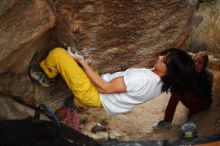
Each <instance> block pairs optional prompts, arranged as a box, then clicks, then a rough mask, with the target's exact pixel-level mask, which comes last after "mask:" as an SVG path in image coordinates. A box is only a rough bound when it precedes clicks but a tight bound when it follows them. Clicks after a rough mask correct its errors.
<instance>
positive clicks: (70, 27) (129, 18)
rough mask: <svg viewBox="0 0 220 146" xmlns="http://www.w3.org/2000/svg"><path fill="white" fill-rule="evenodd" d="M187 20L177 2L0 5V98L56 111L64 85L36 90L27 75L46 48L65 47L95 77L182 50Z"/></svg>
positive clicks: (78, 0) (44, 0)
mask: <svg viewBox="0 0 220 146" xmlns="http://www.w3.org/2000/svg"><path fill="white" fill-rule="evenodd" d="M192 16H193V8H192V6H191V5H190V3H188V2H187V1H183V0H175V1H170V0H159V1H155V0H148V1H146V0H129V1H128V0H74V1H70V0H66V1H63V0H56V1H55V0H54V1H52V0H28V1H27V0H9V1H0V24H1V25H0V38H1V39H0V93H1V94H3V95H4V96H3V97H6V96H7V97H15V96H16V98H21V99H22V100H24V101H26V102H28V103H31V104H40V103H45V104H47V105H49V106H51V107H53V108H56V107H58V106H59V104H62V102H61V101H62V98H61V97H63V96H65V95H66V93H67V92H69V90H68V88H67V86H66V85H65V83H63V81H62V80H58V82H57V85H56V86H54V87H52V88H42V87H40V86H38V85H37V84H35V83H33V82H32V81H31V80H30V79H29V78H28V74H27V69H28V66H29V64H38V63H39V61H40V60H41V59H42V58H44V57H45V55H46V54H47V53H48V51H49V50H50V49H52V48H54V47H58V46H59V47H67V46H71V47H73V48H75V49H76V50H78V51H80V52H82V53H83V54H84V55H85V57H86V58H87V61H88V62H90V64H91V65H92V66H93V67H94V68H95V69H96V70H97V71H98V72H100V73H103V72H113V71H118V70H123V69H126V68H128V67H135V66H138V67H145V66H150V65H151V63H152V61H153V59H154V58H153V55H154V54H155V53H157V52H158V51H160V50H162V49H165V48H168V47H182V46H183V44H184V43H185V40H186V39H187V37H188V36H189V35H190V33H191V30H192V25H191V18H192Z"/></svg>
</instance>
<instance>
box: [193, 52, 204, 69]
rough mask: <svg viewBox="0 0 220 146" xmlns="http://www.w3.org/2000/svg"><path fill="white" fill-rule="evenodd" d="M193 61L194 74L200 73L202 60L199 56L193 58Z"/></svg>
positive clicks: (202, 66)
mask: <svg viewBox="0 0 220 146" xmlns="http://www.w3.org/2000/svg"><path fill="white" fill-rule="evenodd" d="M194 61H195V67H196V73H200V72H201V71H202V70H203V68H204V59H203V58H202V57H201V56H199V55H196V56H195V57H194Z"/></svg>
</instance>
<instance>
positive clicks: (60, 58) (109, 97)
mask: <svg viewBox="0 0 220 146" xmlns="http://www.w3.org/2000/svg"><path fill="white" fill-rule="evenodd" d="M40 67H41V69H42V70H43V72H42V71H41V70H36V68H31V69H30V75H31V77H32V78H33V79H35V80H37V81H38V82H39V83H40V84H42V83H44V81H45V80H42V79H45V78H44V77H42V75H43V74H44V73H45V74H46V76H47V77H49V78H54V77H56V75H57V74H61V76H62V78H63V79H64V81H65V82H66V83H67V85H68V87H69V88H70V90H71V91H72V93H73V95H74V98H73V102H74V105H76V107H97V108H101V107H103V108H104V109H105V111H106V112H107V113H109V114H111V115H117V114H119V113H125V112H128V111H130V110H131V109H132V108H134V107H135V106H136V105H139V104H142V103H144V102H146V101H149V100H151V99H152V98H154V97H157V96H159V95H160V94H161V93H162V92H163V91H168V90H169V89H171V90H173V91H182V90H183V91H186V90H188V88H189V86H186V85H187V83H189V82H191V81H192V78H193V74H194V62H193V60H192V58H191V57H190V56H189V55H188V54H187V53H186V52H184V51H182V50H180V49H176V48H171V49H168V50H166V51H163V52H162V53H161V54H160V55H159V56H158V58H157V60H156V61H155V63H154V68H152V69H147V68H130V69H127V70H125V71H121V72H116V73H113V74H109V73H106V74H103V75H102V76H101V77H100V76H99V75H97V73H96V72H94V71H93V69H92V68H91V67H90V66H89V65H88V64H87V63H86V61H85V60H84V59H83V58H82V57H80V56H78V55H72V56H71V55H70V54H69V53H68V52H67V51H66V50H64V49H63V48H55V49H53V50H52V51H51V52H50V53H49V55H48V56H47V58H46V59H44V60H43V61H42V62H41V63H40ZM38 75H40V76H38ZM46 76H45V77H46ZM66 110H67V108H66V107H61V108H60V109H59V110H57V112H56V114H57V115H58V117H60V119H62V118H64V117H65V111H66Z"/></svg>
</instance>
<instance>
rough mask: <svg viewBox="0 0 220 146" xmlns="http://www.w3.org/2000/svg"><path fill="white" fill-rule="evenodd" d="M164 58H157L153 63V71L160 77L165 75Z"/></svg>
mask: <svg viewBox="0 0 220 146" xmlns="http://www.w3.org/2000/svg"><path fill="white" fill-rule="evenodd" d="M165 60H166V59H165V56H158V58H157V60H156V61H155V63H154V67H155V70H156V71H157V72H159V73H160V74H161V75H162V76H163V75H166V73H167V66H166V64H165Z"/></svg>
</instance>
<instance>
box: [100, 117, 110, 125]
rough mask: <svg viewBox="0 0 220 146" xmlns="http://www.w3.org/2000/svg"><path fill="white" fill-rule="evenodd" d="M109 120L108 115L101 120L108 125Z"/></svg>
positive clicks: (101, 122)
mask: <svg viewBox="0 0 220 146" xmlns="http://www.w3.org/2000/svg"><path fill="white" fill-rule="evenodd" d="M108 120H109V118H108V117H106V116H105V117H102V118H101V120H100V124H102V125H107V124H108Z"/></svg>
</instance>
